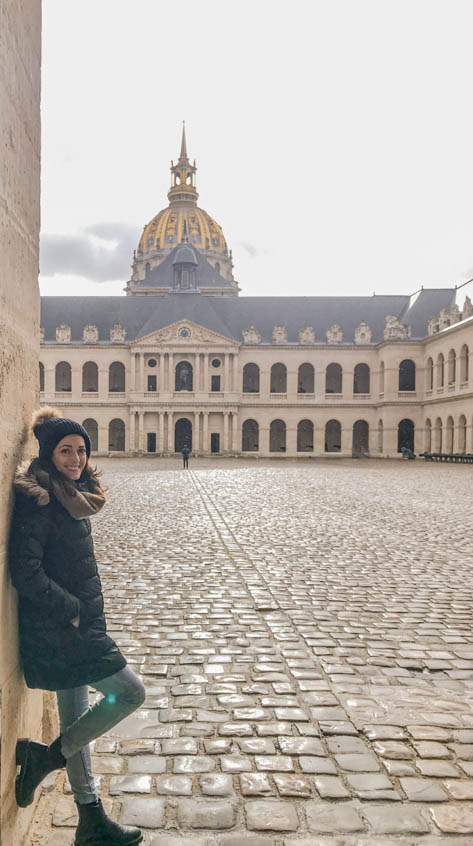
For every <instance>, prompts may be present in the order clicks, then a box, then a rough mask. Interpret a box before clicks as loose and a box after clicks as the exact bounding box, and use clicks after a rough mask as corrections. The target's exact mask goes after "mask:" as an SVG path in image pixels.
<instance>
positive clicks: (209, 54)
mask: <svg viewBox="0 0 473 846" xmlns="http://www.w3.org/2000/svg"><path fill="white" fill-rule="evenodd" d="M43 32H44V36H43V93H42V120H43V151H42V250H41V270H42V274H41V290H42V293H44V294H88V295H90V294H119V293H121V292H122V288H123V285H124V283H125V282H126V280H127V279H128V278H129V273H130V263H131V259H132V253H133V249H134V247H135V246H136V245H137V243H138V240H139V237H140V234H141V231H142V229H143V226H144V225H145V223H147V222H148V221H149V220H150V219H151V218H152V217H154V215H155V214H157V212H158V211H159V210H160V209H162V208H164V207H165V206H167V202H168V201H167V197H166V194H167V191H168V189H169V186H170V173H169V166H170V159H171V158H173V159H174V160H176V159H177V157H178V154H179V147H180V133H181V124H182V120H183V119H185V121H186V128H187V141H188V152H189V156H190V157H191V158H194V157H195V158H196V160H197V166H198V171H197V188H198V190H199V194H200V199H199V205H200V206H201V207H202V208H204V209H205V210H206V211H208V212H209V214H211V215H212V216H213V217H214V218H215V219H216V220H217V222H218V223H219V224H220V225H221V226H222V227H223V231H224V234H225V237H226V239H227V243H228V245H229V247H231V248H232V249H233V255H234V262H235V275H236V278H237V279H238V281H239V283H240V287H241V288H242V294H243V295H247V296H248V295H270V294H271V295H285V294H293V295H296V294H299V295H309V294H310V295H329V294H330V295H334V294H337V295H346V294H358V295H370V294H371V293H372V292H373V291H376V293H378V294H381V293H392V294H394V293H409V292H412V291H415V290H416V289H417V288H419V287H420V285H421V284H423V285H424V286H432V287H442V286H448V287H450V286H452V285H454V284H455V283H461V282H462V281H464V280H466V279H467V278H469V276H473V154H472V139H473V108H472V96H471V91H472V81H473V50H472V49H471V44H472V33H473V3H472V2H471V0H442V2H439V0H292V2H291V3H288V2H287V0H284V2H282V0H179V2H177V3H169V2H167V0H166V2H164V0H43Z"/></svg>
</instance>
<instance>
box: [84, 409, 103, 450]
mask: <svg viewBox="0 0 473 846" xmlns="http://www.w3.org/2000/svg"><path fill="white" fill-rule="evenodd" d="M82 425H83V427H84V429H85V431H86V432H87V434H88V436H89V438H90V445H91V447H92V452H97V450H98V448H99V427H98V424H97V421H96V420H94V419H93V417H88V418H87V420H84V422H83V424H82Z"/></svg>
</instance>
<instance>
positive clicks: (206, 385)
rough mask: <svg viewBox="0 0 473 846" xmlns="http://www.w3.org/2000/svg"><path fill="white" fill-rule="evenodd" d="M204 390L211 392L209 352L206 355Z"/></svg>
mask: <svg viewBox="0 0 473 846" xmlns="http://www.w3.org/2000/svg"><path fill="white" fill-rule="evenodd" d="M204 391H205V393H206V394H208V392H209V354H208V353H205V355H204Z"/></svg>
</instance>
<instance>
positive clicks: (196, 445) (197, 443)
mask: <svg viewBox="0 0 473 846" xmlns="http://www.w3.org/2000/svg"><path fill="white" fill-rule="evenodd" d="M199 451H200V411H196V412H194V437H193V452H196V453H197V452H199Z"/></svg>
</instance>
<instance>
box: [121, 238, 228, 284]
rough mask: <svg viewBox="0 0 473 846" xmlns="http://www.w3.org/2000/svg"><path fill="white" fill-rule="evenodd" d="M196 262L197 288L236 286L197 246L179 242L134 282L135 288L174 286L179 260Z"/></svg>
mask: <svg viewBox="0 0 473 846" xmlns="http://www.w3.org/2000/svg"><path fill="white" fill-rule="evenodd" d="M193 259H194V261H195V264H196V268H195V277H196V285H197V288H234V287H235V286H234V284H233V283H232V282H229V281H228V280H227V279H224V278H223V276H221V275H220V273H219V272H218V270H216V268H215V267H213V266H212V265H211V264H210V262H208V261H207V259H206V258H205V256H203V255H202V253H201V252H199V250H197V249H196V248H195V247H189V246H188V245H187V244H179V245H178V246H177V247H175V248H174V250H172V251H171V252H170V253H169V255H167V256H166V258H165V259H164V261H162V262H161V264H158V266H157V267H153V269H152V270H149V271H148V272H147V274H146V278H145V279H142V280H141V281H140V282H134V283H133V288H135V289H136V288H172V287H173V281H174V267H175V265H176V264H178V263H179V262H181V263H182V262H189V261H190V262H192V263H194V261H193Z"/></svg>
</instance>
